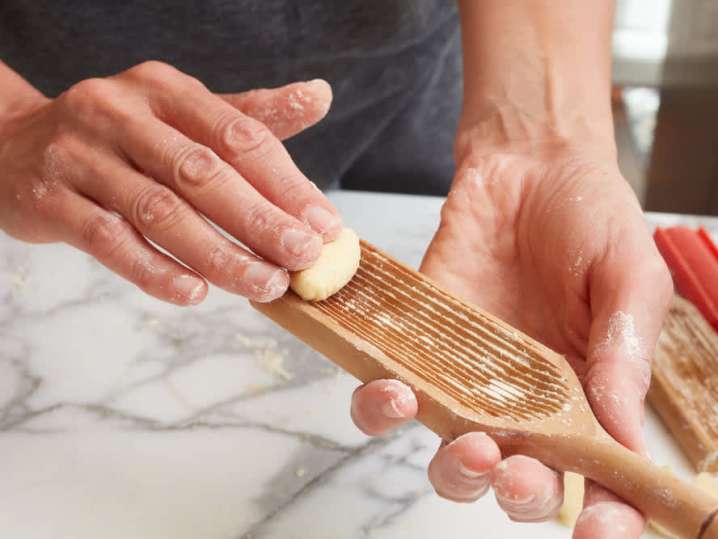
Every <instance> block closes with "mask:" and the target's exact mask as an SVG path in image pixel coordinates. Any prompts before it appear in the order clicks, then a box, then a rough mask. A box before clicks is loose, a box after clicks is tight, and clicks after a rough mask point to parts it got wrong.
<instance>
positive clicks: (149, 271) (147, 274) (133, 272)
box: [129, 256, 157, 289]
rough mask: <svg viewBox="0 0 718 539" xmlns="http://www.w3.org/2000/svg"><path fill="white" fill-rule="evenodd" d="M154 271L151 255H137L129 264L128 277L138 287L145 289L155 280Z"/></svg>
mask: <svg viewBox="0 0 718 539" xmlns="http://www.w3.org/2000/svg"><path fill="white" fill-rule="evenodd" d="M156 273H157V272H156V270H155V269H154V267H153V265H152V260H151V256H138V257H136V258H135V259H134V260H133V261H132V264H131V265H130V268H129V279H130V281H132V282H133V283H135V284H136V285H137V286H139V287H140V288H142V289H147V288H149V287H150V286H151V285H152V284H153V283H154V282H155V276H156Z"/></svg>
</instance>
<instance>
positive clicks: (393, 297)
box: [314, 242, 568, 420]
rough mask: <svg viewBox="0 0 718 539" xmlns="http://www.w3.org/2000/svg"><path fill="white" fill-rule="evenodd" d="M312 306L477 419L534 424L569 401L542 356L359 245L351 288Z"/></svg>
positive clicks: (557, 375)
mask: <svg viewBox="0 0 718 539" xmlns="http://www.w3.org/2000/svg"><path fill="white" fill-rule="evenodd" d="M314 305H315V307H316V308H317V309H319V310H320V311H322V312H323V313H324V314H326V315H328V316H330V317H331V318H332V319H333V320H335V321H336V322H337V323H338V324H340V325H341V326H342V327H344V328H346V329H347V330H349V331H351V332H352V333H354V334H355V335H357V336H359V337H360V338H362V339H363V340H365V341H367V342H369V343H371V344H372V345H374V346H376V347H377V348H378V349H380V350H381V351H382V352H383V353H384V354H386V355H387V356H388V357H389V358H391V359H392V360H394V361H396V362H397V363H399V364H401V365H402V366H404V367H405V368H407V369H409V370H410V371H412V372H413V373H414V374H415V375H417V376H419V377H420V378H422V379H423V380H425V381H426V382H428V383H430V384H431V385H433V386H435V387H437V388H438V389H440V390H441V391H442V392H444V393H446V394H447V395H449V396H451V397H452V398H454V399H455V400H456V401H458V402H460V403H461V404H463V405H464V406H466V407H468V408H469V409H471V410H473V411H475V412H478V413H481V414H485V415H490V416H495V417H496V416H500V417H507V418H512V419H516V420H519V419H531V418H540V417H545V416H546V415H549V414H552V413H555V412H557V411H559V410H561V409H562V407H563V406H564V405H565V403H566V402H567V400H568V390H567V388H566V386H565V381H564V379H563V378H562V375H561V372H560V370H559V369H558V368H557V367H556V366H555V365H554V364H553V363H552V362H551V361H550V360H549V359H547V358H546V357H545V355H546V350H545V349H543V348H540V347H539V346H538V345H537V344H536V343H535V342H533V341H532V340H530V339H528V338H526V337H525V336H523V335H521V334H520V333H519V332H517V331H514V330H512V329H511V328H509V327H508V326H505V325H503V324H501V323H499V322H498V321H496V320H494V319H492V318H490V317H488V316H486V315H483V314H481V313H480V312H478V311H476V310H475V309H473V308H471V307H470V306H469V305H467V304H464V303H462V302H460V301H458V300H456V299H455V298H453V297H451V296H449V295H448V294H446V293H444V292H443V291H441V290H439V289H438V288H436V287H435V286H434V285H432V284H431V283H430V282H429V281H427V280H426V279H425V278H423V277H422V276H420V275H418V274H416V273H415V272H413V271H409V270H407V269H406V268H405V267H403V266H402V265H400V264H398V263H396V262H394V261H393V260H391V259H390V258H388V257H386V256H385V255H383V254H382V253H381V252H379V251H377V250H376V249H374V248H372V247H371V246H370V245H368V244H366V243H364V242H362V260H361V264H360V266H359V270H358V271H357V274H356V275H355V276H354V278H353V279H352V280H351V282H350V283H349V284H348V285H347V286H345V287H344V288H343V289H342V290H340V291H339V292H338V293H337V294H335V295H334V296H332V297H331V298H329V299H327V300H325V301H321V302H317V303H315V304H314Z"/></svg>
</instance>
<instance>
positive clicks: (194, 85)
mask: <svg viewBox="0 0 718 539" xmlns="http://www.w3.org/2000/svg"><path fill="white" fill-rule="evenodd" d="M331 98H332V92H331V88H330V87H329V85H328V84H327V83H326V82H324V81H321V80H314V81H310V82H298V83H294V84H290V85H288V86H284V87H281V88H277V89H273V90H264V89H262V90H254V91H250V92H245V93H241V94H230V95H217V94H213V93H211V92H210V91H209V90H208V89H207V88H206V87H205V86H204V85H203V84H202V83H201V82H200V81H198V80H196V79H194V78H192V77H190V76H188V75H186V74H184V73H182V72H180V71H178V70H177V69H175V68H173V67H171V66H169V65H166V64H162V63H159V62H147V63H144V64H140V65H138V66H136V67H133V68H132V69H129V70H128V71H125V72H123V73H120V74H119V75H116V76H113V77H108V78H104V79H88V80H85V81H82V82H80V83H78V84H76V85H75V86H73V87H72V88H70V89H69V90H68V91H66V92H65V93H63V94H61V95H60V96H59V97H57V98H56V99H52V100H50V99H46V98H44V97H42V96H39V94H38V96H37V97H34V98H33V100H32V101H28V102H27V103H25V105H24V108H23V110H21V111H16V112H15V113H14V114H13V115H12V117H10V118H9V119H8V118H4V119H1V120H2V121H0V170H2V171H3V173H2V175H1V176H0V228H2V229H4V230H5V231H6V232H7V233H8V234H10V235H11V236H14V237H16V238H18V239H21V240H25V241H30V242H55V241H65V242H67V243H69V244H71V245H74V246H75V247H77V248H79V249H82V250H84V251H87V252H88V253H89V254H91V255H92V256H94V257H95V258H97V259H98V260H99V261H100V262H102V263H103V264H105V265H106V266H107V267H108V268H110V269H111V270H112V271H114V272H116V273H118V274H119V275H121V276H123V277H125V278H126V279H128V280H130V281H132V282H133V283H135V284H136V285H137V286H139V287H140V288H141V289H143V290H144V291H145V292H147V293H149V294H151V295H153V296H155V297H157V298H160V299H162V300H165V301H170V302H173V303H176V304H178V305H190V304H196V303H199V302H200V301H202V300H203V299H204V297H205V295H206V294H207V281H209V282H211V283H213V284H215V285H217V286H220V287H222V288H224V289H226V290H228V291H230V292H233V293H236V294H241V295H243V296H246V297H248V298H250V299H253V300H255V301H270V300H272V299H274V298H276V297H278V296H280V295H282V294H283V293H284V291H285V290H286V289H287V286H288V285H289V275H288V272H287V270H300V269H303V268H306V267H308V266H310V265H311V264H312V263H313V262H314V261H315V260H316V258H317V257H318V256H319V253H320V251H321V248H322V244H323V242H324V241H329V240H331V239H333V238H334V237H336V235H337V234H338V233H339V231H340V230H341V219H340V217H339V215H338V213H337V211H336V209H335V208H334V207H333V206H332V204H331V203H330V202H329V201H328V200H327V199H326V198H325V197H324V195H322V193H321V192H320V191H319V190H318V189H316V187H315V186H314V185H313V184H312V183H311V182H310V181H309V180H308V179H307V178H306V177H305V176H304V175H303V174H302V173H301V171H300V170H299V169H298V168H297V167H296V165H295V164H294V162H293V161H292V159H291V158H290V156H289V154H288V153H287V151H286V149H285V148H284V146H283V144H282V143H281V142H280V139H284V138H287V137H290V136H292V135H294V134H296V133H298V132H300V131H302V130H303V129H305V128H307V127H309V126H311V125H313V124H314V123H316V122H318V121H319V120H321V119H322V118H323V117H324V115H325V114H326V113H327V111H328V110H329V106H330V103H331ZM205 218H206V219H205ZM207 220H210V221H212V222H214V223H215V224H217V225H219V226H220V227H221V228H222V229H224V230H225V231H227V232H228V233H229V234H230V235H231V236H233V237H234V238H235V239H236V240H238V242H241V243H242V244H244V245H245V246H247V247H248V248H249V249H245V248H244V247H242V246H240V245H239V243H238V242H234V241H230V240H228V239H226V238H225V237H224V236H223V235H221V234H220V233H219V232H217V230H216V229H215V228H214V227H212V226H211V225H210V224H209V223H208V222H207ZM151 242H152V243H151ZM153 243H154V244H156V245H158V246H160V247H161V248H163V249H164V250H165V251H166V252H168V253H169V254H170V255H171V256H167V255H166V254H164V253H163V252H162V251H160V250H159V249H156V248H155V247H154V245H153ZM175 259H176V260H175ZM177 261H179V263H178V262H177Z"/></svg>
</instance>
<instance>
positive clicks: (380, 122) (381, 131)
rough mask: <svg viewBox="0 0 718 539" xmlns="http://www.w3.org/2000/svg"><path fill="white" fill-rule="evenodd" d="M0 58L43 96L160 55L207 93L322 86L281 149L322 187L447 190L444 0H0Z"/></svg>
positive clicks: (450, 121) (450, 34)
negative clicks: (326, 105) (310, 122)
mask: <svg viewBox="0 0 718 539" xmlns="http://www.w3.org/2000/svg"><path fill="white" fill-rule="evenodd" d="M0 58H2V59H3V60H4V61H5V62H6V63H8V64H9V65H10V66H11V67H12V68H13V69H15V70H17V71H18V72H19V73H20V74H21V75H23V76H24V77H25V78H27V79H28V80H29V81H30V82H31V83H32V84H33V85H35V86H36V87H37V88H39V89H40V90H41V91H42V92H44V93H45V94H47V95H50V96H53V95H57V94H58V93H60V92H62V91H63V90H64V89H65V88H67V87H68V86H70V85H71V84H73V83H75V82H77V81H79V80H82V79H85V78H88V77H97V76H105V75H110V74H113V73H116V72H118V71H121V70H124V69H126V68H128V67H130V66H132V65H135V64H137V63H139V62H142V61H144V60H148V59H155V60H162V61H165V62H168V63H170V64H172V65H174V66H176V67H178V68H179V69H181V70H183V71H185V72H186V73H189V74H191V75H193V76H195V77H197V78H199V79H201V80H202V81H203V82H204V83H205V84H207V85H208V86H209V87H210V88H211V89H212V90H215V91H218V92H236V91H241V90H245V89H251V88H256V87H272V86H279V85H282V84H285V83H288V82H292V81H296V80H309V79H313V78H323V79H326V80H327V81H329V82H330V83H331V85H332V87H333V89H334V104H333V107H332V110H331V111H330V113H329V115H328V116H327V118H326V119H325V120H324V121H323V122H322V123H321V124H319V125H318V126H316V127H314V128H312V129H310V130H308V131H307V132H305V133H302V134H300V135H299V136H297V137H295V138H293V139H292V140H290V141H288V143H287V147H288V148H289V150H290V152H291V154H292V156H293V157H294V159H295V160H296V161H297V163H298V165H299V166H300V168H302V170H303V171H304V172H305V173H306V174H307V175H308V176H309V177H310V178H311V179H313V180H314V181H315V182H317V183H318V184H319V185H322V186H330V185H331V186H337V185H341V186H342V187H345V188H354V189H370V190H379V191H398V192H418V193H433V194H441V193H445V192H446V190H447V187H448V183H449V181H450V179H451V176H452V174H453V169H454V163H453V153H452V146H453V138H454V131H455V128H456V123H457V118H458V114H459V110H460V105H461V79H462V76H461V60H460V40H459V26H458V15H457V10H456V6H455V2H453V1H452V0H342V1H336V0H306V1H300V0H296V1H294V2H292V1H290V0H185V1H182V0H153V1H151V2H147V1H143V0H124V1H119V2H110V1H97V0H93V1H91V0H0Z"/></svg>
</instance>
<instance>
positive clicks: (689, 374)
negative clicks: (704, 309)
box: [648, 297, 718, 471]
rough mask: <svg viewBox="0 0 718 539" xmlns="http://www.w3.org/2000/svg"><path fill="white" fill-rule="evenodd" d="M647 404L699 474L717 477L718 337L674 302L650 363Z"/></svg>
mask: <svg viewBox="0 0 718 539" xmlns="http://www.w3.org/2000/svg"><path fill="white" fill-rule="evenodd" d="M648 398H649V401H650V403H651V404H652V405H653V407H654V408H655V409H656V411H657V412H658V413H659V415H660V416H661V418H662V419H663V421H664V423H665V424H666V426H667V427H668V429H669V430H670V431H671V433H672V434H673V435H674V436H675V437H676V439H677V440H678V441H679V443H680V444H681V446H682V447H683V449H684V451H685V452H686V454H687V455H688V457H689V458H690V459H691V462H692V463H693V465H694V466H695V468H696V469H697V470H699V471H718V465H717V463H716V460H717V459H718V335H717V334H716V332H715V331H714V330H713V328H712V327H711V326H710V325H709V324H708V323H707V322H706V321H705V319H704V318H703V316H702V315H701V314H700V312H698V310H697V309H696V308H695V307H694V306H693V305H692V304H691V303H689V302H688V301H686V300H684V299H682V298H679V297H676V301H675V303H674V305H673V307H672V308H671V311H670V313H669V315H668V317H667V319H666V322H665V324H664V327H663V332H662V333H661V336H660V338H659V341H658V346H657V348H656V357H655V360H654V362H653V381H652V384H651V389H650V391H649V393H648Z"/></svg>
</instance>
